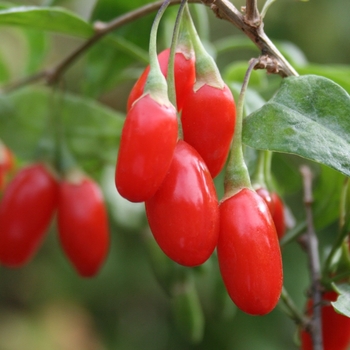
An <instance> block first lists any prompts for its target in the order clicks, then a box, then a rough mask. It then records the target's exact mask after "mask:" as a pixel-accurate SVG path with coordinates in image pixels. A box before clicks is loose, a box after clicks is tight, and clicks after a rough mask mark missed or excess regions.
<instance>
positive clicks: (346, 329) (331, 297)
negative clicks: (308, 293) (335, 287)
mask: <svg viewBox="0 0 350 350" xmlns="http://www.w3.org/2000/svg"><path fill="white" fill-rule="evenodd" d="M336 299H337V293H336V292H334V291H330V292H326V293H324V294H323V296H322V300H323V302H324V305H323V306H322V310H321V318H322V338H323V348H324V350H346V349H348V347H349V345H350V318H349V317H346V316H344V315H341V314H338V313H337V312H336V311H335V310H334V308H333V306H332V305H331V304H330V302H331V301H335V300H336ZM312 305H313V303H312V300H311V299H309V300H308V302H307V314H308V316H311V315H312ZM301 349H302V350H313V346H312V340H311V336H310V334H309V333H307V332H306V331H305V330H302V331H301Z"/></svg>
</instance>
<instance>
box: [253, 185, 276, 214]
mask: <svg viewBox="0 0 350 350" xmlns="http://www.w3.org/2000/svg"><path fill="white" fill-rule="evenodd" d="M256 193H257V194H258V195H259V196H260V197H261V198H262V199H263V200H264V201H265V203H266V204H267V207H268V208H269V210H270V213H271V216H272V215H273V213H274V211H275V205H274V202H273V200H272V196H271V193H270V191H269V190H268V189H266V188H265V187H259V188H258V189H257V190H256Z"/></svg>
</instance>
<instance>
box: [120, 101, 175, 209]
mask: <svg viewBox="0 0 350 350" xmlns="http://www.w3.org/2000/svg"><path fill="white" fill-rule="evenodd" d="M177 133H178V126H177V118H176V111H175V109H174V108H173V107H172V106H171V105H170V106H165V105H160V104H159V103H158V102H156V101H155V100H153V99H152V98H151V96H150V95H145V96H143V97H142V98H141V99H139V100H138V101H137V102H136V103H135V104H134V105H133V107H132V108H131V109H130V111H129V113H128V114H127V117H126V120H125V124H124V128H123V131H122V136H121V141H120V148H119V154H118V161H117V169H116V176H115V182H116V186H117V189H118V191H119V193H120V194H121V195H122V196H123V197H124V198H126V199H128V200H129V201H131V202H143V201H145V200H147V199H149V198H150V197H152V196H153V195H154V193H155V192H156V191H157V189H158V188H159V186H160V184H161V183H162V181H163V180H164V177H165V175H166V173H167V171H168V169H169V166H170V163H171V159H172V156H173V153H174V149H175V145H176V141H177Z"/></svg>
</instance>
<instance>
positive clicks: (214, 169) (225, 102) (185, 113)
mask: <svg viewBox="0 0 350 350" xmlns="http://www.w3.org/2000/svg"><path fill="white" fill-rule="evenodd" d="M181 122H182V129H183V134H184V140H185V141H186V142H188V143H189V144H190V145H191V146H192V147H194V148H195V149H196V150H197V151H198V153H199V154H200V155H201V156H202V158H203V160H204V161H205V163H206V164H207V166H208V169H209V171H210V173H211V176H212V177H213V178H214V177H215V176H217V175H218V174H219V172H220V171H221V169H222V168H223V167H224V165H225V162H226V159H227V155H228V153H229V150H230V145H231V140H232V137H233V134H234V129H235V122H236V106H235V102H234V100H233V96H232V93H231V91H230V90H229V88H228V87H227V86H226V85H225V86H224V88H223V89H219V88H216V87H212V86H210V85H207V84H204V85H203V86H202V87H201V88H200V89H199V90H198V91H193V89H191V90H190V92H189V93H188V96H187V98H186V99H185V101H184V105H183V109H182V115H181Z"/></svg>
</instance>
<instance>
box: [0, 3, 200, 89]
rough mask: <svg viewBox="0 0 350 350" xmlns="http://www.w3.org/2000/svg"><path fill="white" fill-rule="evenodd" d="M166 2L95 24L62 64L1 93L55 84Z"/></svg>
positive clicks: (9, 86) (8, 86)
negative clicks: (109, 39) (43, 82)
mask: <svg viewBox="0 0 350 350" xmlns="http://www.w3.org/2000/svg"><path fill="white" fill-rule="evenodd" d="M163 2H164V1H162V0H161V1H156V2H153V3H150V4H147V5H145V6H142V7H139V8H137V9H136V10H133V11H130V12H128V13H126V14H124V15H121V16H119V17H116V18H115V19H113V20H112V21H110V22H107V23H104V22H99V21H98V22H96V23H95V24H94V28H95V34H94V35H93V36H92V37H90V38H89V39H88V40H87V41H85V42H84V43H83V44H82V45H80V46H79V47H78V48H77V49H75V50H74V51H73V52H71V53H70V54H69V55H68V56H66V57H65V58H64V59H63V60H62V61H61V62H59V63H58V64H57V65H56V66H54V67H52V68H50V69H46V70H43V71H41V72H38V73H36V74H34V75H32V76H30V77H26V78H24V79H21V80H18V81H16V82H14V83H11V84H9V85H7V86H5V87H3V88H1V89H0V92H1V93H8V92H11V91H13V90H15V89H18V88H20V87H22V86H25V85H28V84H30V83H34V82H38V81H40V80H46V83H47V84H49V85H53V84H55V83H56V82H57V81H58V80H59V79H60V78H61V76H62V75H63V74H64V73H65V72H66V70H67V69H68V68H69V67H70V66H71V65H72V64H73V63H74V62H75V61H76V60H77V59H78V58H79V57H80V56H81V55H82V54H83V53H85V52H86V51H87V50H88V49H89V48H91V47H92V46H93V45H94V44H95V43H96V42H98V41H99V40H101V39H102V38H103V37H104V36H106V35H107V34H109V33H111V32H112V31H114V30H115V29H117V28H120V27H122V26H123V25H125V24H127V23H130V22H133V21H135V20H137V19H139V18H141V17H144V16H146V15H148V14H150V13H152V12H154V11H156V10H158V9H159V8H160V7H161V5H162V4H163ZM188 2H190V3H200V2H201V1H200V0H188ZM180 3H181V0H171V5H176V4H180Z"/></svg>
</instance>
